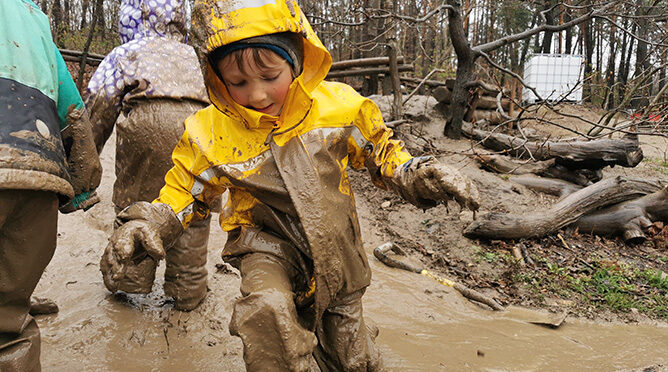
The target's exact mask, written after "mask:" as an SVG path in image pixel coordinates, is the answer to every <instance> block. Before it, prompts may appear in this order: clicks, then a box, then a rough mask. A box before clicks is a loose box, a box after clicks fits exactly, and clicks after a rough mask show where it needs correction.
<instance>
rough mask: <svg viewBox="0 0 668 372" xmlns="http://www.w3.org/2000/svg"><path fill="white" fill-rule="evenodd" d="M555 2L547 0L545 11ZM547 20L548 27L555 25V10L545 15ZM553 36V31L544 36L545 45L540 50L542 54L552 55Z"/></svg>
mask: <svg viewBox="0 0 668 372" xmlns="http://www.w3.org/2000/svg"><path fill="white" fill-rule="evenodd" d="M553 2H554V1H553V0H545V3H544V4H545V6H544V9H546V10H547V9H549V8H550V7H551V6H552V5H553V4H552V3H553ZM545 20H546V24H548V25H553V24H554V10H551V11H549V12H547V13H545ZM552 34H553V33H552V31H546V32H545V33H544V34H543V45H542V46H541V48H540V49H541V52H542V53H552Z"/></svg>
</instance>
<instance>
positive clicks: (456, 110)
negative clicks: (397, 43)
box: [443, 0, 476, 139]
mask: <svg viewBox="0 0 668 372" xmlns="http://www.w3.org/2000/svg"><path fill="white" fill-rule="evenodd" d="M448 4H449V5H451V6H453V7H454V8H455V10H454V11H449V12H448V30H449V32H450V39H452V46H453V47H454V49H455V53H456V54H457V74H456V78H455V86H454V87H453V91H452V98H451V102H450V110H449V114H448V115H447V116H448V117H447V118H446V120H447V121H446V123H445V128H444V129H443V134H445V135H446V136H447V137H449V138H452V139H459V138H461V136H462V121H463V119H464V115H465V114H466V111H467V107H466V105H467V104H468V99H469V92H468V83H469V82H471V81H474V80H475V75H474V70H473V69H474V67H475V66H474V62H475V58H476V56H475V54H474V53H473V50H472V49H471V47H470V46H469V42H468V39H467V35H466V31H465V30H464V26H463V25H464V22H463V20H462V16H461V9H460V8H459V6H458V5H457V4H458V1H456V0H448Z"/></svg>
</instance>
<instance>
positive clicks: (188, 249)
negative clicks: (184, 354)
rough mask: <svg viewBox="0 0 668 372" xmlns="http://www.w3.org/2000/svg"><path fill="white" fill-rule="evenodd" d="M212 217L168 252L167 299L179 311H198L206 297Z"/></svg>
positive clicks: (195, 225) (191, 228)
mask: <svg viewBox="0 0 668 372" xmlns="http://www.w3.org/2000/svg"><path fill="white" fill-rule="evenodd" d="M210 224H211V217H209V218H207V219H205V220H201V221H195V222H193V223H192V224H191V225H190V226H189V227H188V228H187V229H186V230H185V231H184V232H183V235H181V237H180V238H179V239H178V240H177V241H176V242H175V243H174V245H172V246H171V247H170V248H169V249H168V250H167V257H166V262H167V266H166V269H165V285H164V289H165V295H167V296H170V297H172V298H173V299H174V307H175V308H176V309H178V310H183V311H190V310H193V309H195V308H196V307H197V306H198V305H199V304H200V303H201V302H202V301H203V300H204V298H205V297H206V291H207V286H206V279H207V271H206V256H207V245H208V242H209V227H210Z"/></svg>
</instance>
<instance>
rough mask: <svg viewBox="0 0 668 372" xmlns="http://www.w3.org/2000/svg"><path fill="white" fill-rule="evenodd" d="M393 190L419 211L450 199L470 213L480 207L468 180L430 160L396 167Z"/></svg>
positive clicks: (476, 191) (416, 160) (430, 158)
mask: <svg viewBox="0 0 668 372" xmlns="http://www.w3.org/2000/svg"><path fill="white" fill-rule="evenodd" d="M393 187H394V188H395V190H397V192H398V193H399V194H400V195H401V196H402V197H403V198H404V199H406V200H407V201H408V202H410V203H412V204H413V205H415V206H416V207H419V208H431V207H434V206H436V205H437V204H438V203H439V202H441V201H446V200H450V199H454V200H455V201H456V202H457V203H459V204H460V205H461V206H462V207H466V208H468V209H470V210H473V211H475V210H477V209H478V207H479V206H480V202H479V198H480V196H479V195H478V189H476V187H475V185H474V184H473V183H472V182H471V180H469V179H468V178H467V177H465V176H463V175H462V174H461V173H459V171H457V170H456V169H454V168H451V167H449V166H447V165H444V164H441V163H439V162H437V161H436V160H435V159H434V158H433V157H431V156H425V157H418V158H413V159H411V160H409V161H408V162H406V163H405V164H403V165H402V166H401V167H399V169H397V172H396V174H395V176H394V177H393Z"/></svg>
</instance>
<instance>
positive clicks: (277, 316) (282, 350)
mask: <svg viewBox="0 0 668 372" xmlns="http://www.w3.org/2000/svg"><path fill="white" fill-rule="evenodd" d="M239 269H240V272H241V294H242V297H241V298H240V299H238V300H237V301H236V303H235V304H234V313H233V315H232V319H231V321H230V333H231V334H232V335H234V336H239V337H240V338H241V340H242V341H243V344H244V361H245V363H246V370H248V371H251V372H252V371H309V370H313V367H314V366H315V365H314V363H317V365H318V367H319V368H320V370H321V371H376V370H381V367H380V355H379V353H378V351H377V350H376V349H375V345H374V342H373V340H372V338H371V335H370V332H369V330H368V329H367V327H366V325H365V324H364V318H363V317H362V301H361V300H362V295H363V293H364V290H360V291H357V292H355V293H352V294H349V295H347V296H344V297H342V298H339V299H337V300H336V301H335V303H333V304H331V305H330V306H329V307H328V308H327V310H326V311H325V313H324V315H323V318H322V319H321V320H320V326H318V327H316V332H315V333H314V332H312V331H310V330H308V329H307V328H306V327H305V326H304V325H303V323H304V320H303V319H300V316H299V314H298V309H297V307H296V305H295V294H294V290H293V284H292V283H294V282H295V278H294V277H295V275H299V274H298V273H297V270H295V269H294V267H293V266H292V265H291V264H289V263H288V262H287V261H285V260H283V259H281V258H279V257H276V256H274V255H271V254H266V253H251V254H247V255H245V256H244V257H243V258H241V259H240V265H239ZM316 370H317V369H316Z"/></svg>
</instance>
